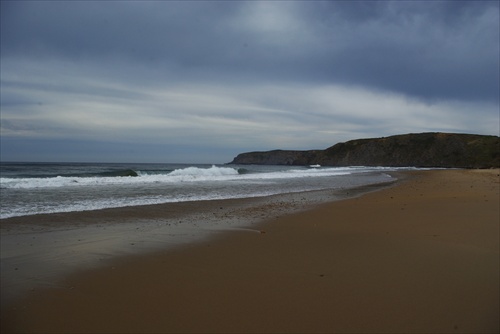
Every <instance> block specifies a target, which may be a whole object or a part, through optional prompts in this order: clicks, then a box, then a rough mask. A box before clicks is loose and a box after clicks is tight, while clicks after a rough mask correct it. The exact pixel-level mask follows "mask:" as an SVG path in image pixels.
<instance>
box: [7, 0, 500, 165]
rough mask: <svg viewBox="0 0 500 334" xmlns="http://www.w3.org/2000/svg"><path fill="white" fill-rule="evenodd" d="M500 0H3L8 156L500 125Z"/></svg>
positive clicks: (215, 156) (249, 145)
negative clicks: (289, 0)
mask: <svg viewBox="0 0 500 334" xmlns="http://www.w3.org/2000/svg"><path fill="white" fill-rule="evenodd" d="M499 11H500V10H499V1H291V2H287V1H269V2H267V1H248V2H245V1H184V2H175V1H123V2H121V1H102V2H101V1H1V21H0V24H1V30H0V32H1V53H0V60H1V62H0V70H1V72H0V85H1V86H0V89H1V90H0V94H1V95H0V98H1V99H0V103H1V104H0V108H1V110H0V111H1V113H0V149H1V151H0V160H1V161H41V162H55V161H59V162H166V163H168V162H170V163H176V162H179V163H180V162H186V163H225V162H229V161H231V160H232V159H233V157H235V156H236V155H237V154H239V153H242V152H247V151H264V150H272V149H292V150H307V149H325V148H327V147H330V146H332V145H334V144H336V143H338V142H345V141H348V140H351V139H358V138H373V137H384V136H390V135H395V134H404V133H418V132H457V133H476V134H484V135H497V136H498V135H500V133H499V132H500V115H499V113H500V111H499V91H500V87H499V81H500V78H499V72H500V71H499V57H500V50H499V49H500V36H499V34H500V33H499V31H500V27H499V22H500V19H499Z"/></svg>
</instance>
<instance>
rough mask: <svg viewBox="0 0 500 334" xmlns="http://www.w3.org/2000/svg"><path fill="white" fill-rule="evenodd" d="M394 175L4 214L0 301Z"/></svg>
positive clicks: (251, 227) (252, 227)
mask: <svg viewBox="0 0 500 334" xmlns="http://www.w3.org/2000/svg"><path fill="white" fill-rule="evenodd" d="M396 174H397V175H398V178H395V177H393V178H392V179H390V180H389V181H388V182H385V183H376V184H371V185H364V186H358V187H354V188H347V189H335V188H334V189H326V190H314V191H307V192H296V193H284V194H279V195H271V196H265V197H250V198H236V199H223V200H207V201H191V202H178V203H164V204H154V205H144V206H130V207H122V208H109V209H101V210H93V211H77V212H64V213H52V214H39V215H32V216H20V217H11V218H4V219H1V220H0V231H1V239H2V240H1V241H2V242H1V243H0V247H1V251H2V252H1V259H2V261H1V273H2V280H1V287H2V292H3V293H2V294H1V299H2V300H1V305H2V307H5V306H6V305H8V304H10V303H11V302H12V301H15V300H16V299H18V298H20V297H22V296H23V295H25V294H27V293H29V292H30V291H33V290H35V289H39V288H44V287H57V286H58V284H59V283H58V282H59V281H60V280H61V278H64V277H65V276H67V275H69V274H72V273H74V272H80V271H83V270H88V269H94V268H99V267H103V266H106V265H108V263H111V262H113V261H115V260H116V259H119V258H121V257H128V256H134V255H138V254H148V253H154V252H157V251H162V250H171V249H176V248H182V247H186V246H189V245H190V244H192V243H198V242H203V241H204V240H210V239H213V238H217V237H218V236H219V234H224V233H225V232H228V231H249V232H259V231H260V230H259V229H258V227H256V226H257V225H259V224H260V222H261V221H262V220H268V219H273V218H277V217H279V216H282V215H286V214H291V213H294V212H300V211H303V210H307V209H308V208H311V207H314V206H316V205H318V204H320V203H325V202H330V201H337V200H342V199H345V198H351V197H355V196H360V195H362V194H364V193H368V192H371V191H377V190H378V189H382V188H384V187H388V186H392V185H393V184H395V183H396V182H399V179H400V178H405V177H407V176H404V175H402V174H399V173H394V175H396Z"/></svg>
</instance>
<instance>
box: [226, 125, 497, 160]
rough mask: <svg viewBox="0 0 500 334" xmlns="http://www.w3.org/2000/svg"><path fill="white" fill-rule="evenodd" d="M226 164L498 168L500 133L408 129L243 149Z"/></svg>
mask: <svg viewBox="0 0 500 334" xmlns="http://www.w3.org/2000/svg"><path fill="white" fill-rule="evenodd" d="M229 164H239V165H245V164H257V165H303V166H308V165H321V166H333V167H345V166H384V167H408V166H412V167H437V168H480V169H484V168H498V167H500V137H498V136H486V135H476V134H460V133H442V132H427V133H416V134H414V133H412V134H403V135H395V136H390V137H381V138H369V139H356V140H351V141H348V142H345V143H338V144H335V145H333V146H331V147H329V148H327V149H324V150H307V151H295V150H272V151H264V152H247V153H241V154H239V155H238V156H236V157H235V158H234V159H233V161H231V162H230V163H229Z"/></svg>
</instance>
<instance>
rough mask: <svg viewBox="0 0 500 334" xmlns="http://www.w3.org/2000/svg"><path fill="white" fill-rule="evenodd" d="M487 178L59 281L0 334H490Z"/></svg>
mask: <svg viewBox="0 0 500 334" xmlns="http://www.w3.org/2000/svg"><path fill="white" fill-rule="evenodd" d="M499 172H500V171H499V170H485V171H472V170H471V171H469V170H468V171H462V170H445V171H429V172H418V173H414V174H412V176H411V177H410V179H407V180H405V181H403V182H400V183H398V185H397V186H395V187H391V188H388V189H385V190H382V191H379V192H374V193H369V194H366V195H364V196H362V197H358V198H354V199H349V200H343V201H338V202H332V203H328V204H324V205H321V206H319V207H317V208H314V209H313V210H310V211H307V212H302V213H296V214H292V215H286V216H282V217H280V218H275V219H272V220H270V221H267V222H263V223H262V225H260V227H259V229H261V230H262V233H249V232H243V231H241V232H228V233H226V234H224V235H222V236H219V237H217V238H213V239H210V240H207V241H204V242H201V243H196V244H191V245H189V246H185V247H183V248H180V249H177V250H168V251H164V252H159V253H155V254H153V255H147V256H146V255H141V256H129V257H127V258H125V259H121V260H120V261H116V262H115V263H114V264H113V265H112V266H111V265H110V266H109V267H106V268H101V269H97V270H92V271H87V272H84V273H79V274H77V275H73V276H71V277H69V278H67V279H66V280H65V281H64V282H63V285H62V286H64V288H58V289H48V290H35V291H33V292H31V293H30V295H29V296H27V297H26V298H25V299H22V300H20V301H18V302H17V303H16V304H14V305H10V306H9V307H8V308H6V309H4V310H2V315H1V317H2V333H8V332H44V333H47V332H64V333H72V332H98V333H103V332H115V333H118V332H120V333H126V332H134V333H145V332H161V333H164V332H308V333H310V332H329V333H330V332H338V333H348V332H355V333H360V332H377V333H388V332H396V333H403V332H408V333H464V332H468V333H498V332H499V330H500V328H499V312H500V309H499V278H500V276H499V257H500V255H499V219H500V205H499V198H500V194H499V190H500V183H499V180H500V177H499V176H498V175H499Z"/></svg>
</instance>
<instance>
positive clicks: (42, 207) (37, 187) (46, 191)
mask: <svg viewBox="0 0 500 334" xmlns="http://www.w3.org/2000/svg"><path fill="white" fill-rule="evenodd" d="M391 170H394V168H383V167H342V168H334V167H318V166H314V168H313V167H309V166H261V165H199V164H189V165H188V164H103V163H97V164H92V163H1V164H0V218H9V217H15V216H27V215H34V214H44V213H58V212H71V211H88V210H99V209H105V208H119V207H126V206H138V205H150V204H161V203H171V202H185V201H201V200H214V199H232V198H249V197H260V196H269V195H276V194H281V193H294V192H303V191H311V190H322V189H340V188H353V187H358V186H363V185H369V184H376V183H383V182H387V181H390V180H391V177H390V176H389V175H388V174H386V172H388V171H391Z"/></svg>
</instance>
